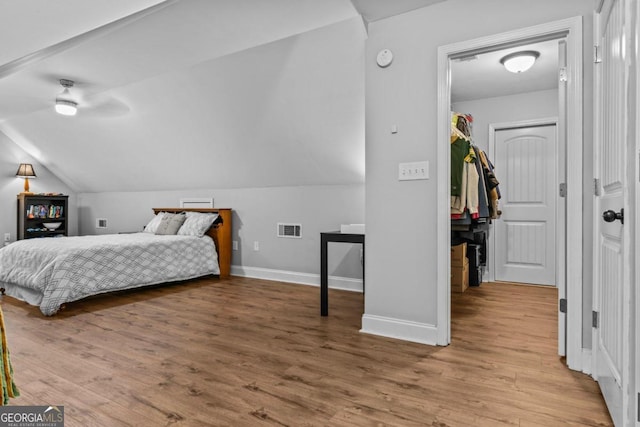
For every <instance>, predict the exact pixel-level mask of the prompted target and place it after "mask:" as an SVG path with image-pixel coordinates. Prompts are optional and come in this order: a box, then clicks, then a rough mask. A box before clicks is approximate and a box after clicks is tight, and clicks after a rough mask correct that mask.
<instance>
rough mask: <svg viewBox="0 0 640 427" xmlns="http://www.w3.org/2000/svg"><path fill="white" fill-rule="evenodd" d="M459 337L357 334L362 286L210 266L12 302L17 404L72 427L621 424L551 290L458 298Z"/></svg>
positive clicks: (500, 289)
mask: <svg viewBox="0 0 640 427" xmlns="http://www.w3.org/2000/svg"><path fill="white" fill-rule="evenodd" d="M452 305H453V320H452V336H453V343H452V345H450V346H448V347H431V346H426V345H420V344H415V343H407V342H403V341H397V340H392V339H386V338H381V337H376V336H371V335H366V334H361V333H359V332H358V329H359V327H360V321H361V315H362V311H363V297H362V295H361V294H358V293H352V292H344V291H334V290H331V291H330V312H329V317H328V318H321V317H320V316H319V290H318V288H315V287H309V286H301V285H291V284H284V283H278V282H269V281H262V280H255V279H243V278H232V279H229V280H217V279H203V280H198V281H195V282H189V283H185V284H179V285H171V286H165V287H158V288H153V289H148V290H144V291H136V292H128V293H120V294H117V295H110V296H103V297H99V298H93V299H89V300H86V301H82V302H77V303H73V304H70V305H69V306H68V307H67V308H66V310H65V311H63V312H61V313H59V314H58V315H56V316H54V317H51V318H45V317H43V316H42V315H41V314H40V312H39V310H38V309H37V308H34V307H29V306H27V305H25V304H23V303H21V302H18V301H16V300H13V299H12V298H9V297H3V300H2V309H3V311H4V315H5V322H6V327H7V330H8V340H9V347H10V349H11V355H12V362H13V366H14V370H15V379H16V382H17V384H18V387H19V388H20V391H21V393H22V395H21V397H19V398H16V399H13V400H12V401H11V404H12V405H49V404H53V405H55V404H58V405H64V410H65V419H66V423H65V425H66V426H67V427H75V426H82V427H87V426H100V427H106V426H108V427H113V426H137V427H139V426H262V425H264V426H403V427H405V426H437V427H445V426H465V427H467V426H502V425H509V426H609V425H611V420H610V418H609V416H608V415H607V412H606V408H605V405H604V403H603V400H602V397H601V396H600V394H599V392H598V387H597V385H596V383H594V382H593V381H592V380H591V379H590V378H589V377H588V376H586V375H583V374H580V373H576V372H572V371H569V370H568V369H566V368H565V366H564V364H563V360H562V359H561V358H559V357H558V356H557V355H556V322H557V321H556V315H555V312H556V310H555V307H556V294H555V289H545V288H539V287H530V286H514V285H504V284H483V285H482V286H481V287H479V288H470V289H469V290H468V291H467V292H465V293H464V294H456V295H454V297H453V303H452Z"/></svg>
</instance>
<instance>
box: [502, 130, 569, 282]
mask: <svg viewBox="0 0 640 427" xmlns="http://www.w3.org/2000/svg"><path fill="white" fill-rule="evenodd" d="M556 141H557V137H556V126H555V125H548V126H534V127H524V128H517V129H505V130H497V131H496V134H495V144H496V145H495V146H496V148H495V162H496V164H495V166H496V176H497V177H498V180H499V181H500V193H501V196H502V198H501V199H500V209H501V210H502V215H501V216H500V218H499V219H498V220H496V221H494V222H493V224H494V225H495V227H494V232H495V265H494V268H495V279H496V280H498V281H507V282H521V283H533V284H539V285H553V286H555V284H556V224H555V220H556V197H557V191H558V186H557V173H556V168H557V162H556V153H557V146H556V145H557V142H556Z"/></svg>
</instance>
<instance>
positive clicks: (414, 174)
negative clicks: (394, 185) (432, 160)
mask: <svg viewBox="0 0 640 427" xmlns="http://www.w3.org/2000/svg"><path fill="white" fill-rule="evenodd" d="M418 179H429V162H428V161H422V162H412V163H400V164H399V165H398V180H399V181H414V180H418Z"/></svg>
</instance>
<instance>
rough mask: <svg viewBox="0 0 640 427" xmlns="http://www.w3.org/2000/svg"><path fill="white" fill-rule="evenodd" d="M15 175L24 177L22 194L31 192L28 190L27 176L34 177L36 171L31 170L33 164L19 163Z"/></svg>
mask: <svg viewBox="0 0 640 427" xmlns="http://www.w3.org/2000/svg"><path fill="white" fill-rule="evenodd" d="M16 176H17V177H18V178H23V179H24V191H23V193H24V194H31V192H30V191H29V178H35V177H36V173H35V171H34V170H33V166H32V165H31V163H20V166H18V171H17V172H16Z"/></svg>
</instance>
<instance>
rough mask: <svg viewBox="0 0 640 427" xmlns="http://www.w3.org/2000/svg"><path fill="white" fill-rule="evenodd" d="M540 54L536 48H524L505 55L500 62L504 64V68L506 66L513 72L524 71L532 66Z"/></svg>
mask: <svg viewBox="0 0 640 427" xmlns="http://www.w3.org/2000/svg"><path fill="white" fill-rule="evenodd" d="M539 56H540V52H536V51H535V50H524V51H522V52H514V53H510V54H509V55H507V56H504V57H503V58H502V59H501V60H500V63H501V64H502V65H504V68H506V69H507V71H511V72H512V73H522V72H524V71H527V70H528V69H529V68H531V67H532V66H533V64H534V62H536V59H538V57H539Z"/></svg>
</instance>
